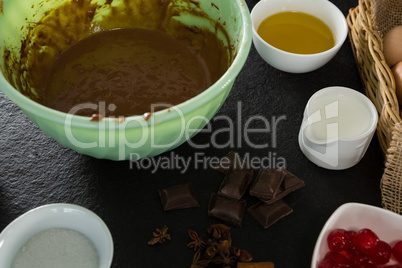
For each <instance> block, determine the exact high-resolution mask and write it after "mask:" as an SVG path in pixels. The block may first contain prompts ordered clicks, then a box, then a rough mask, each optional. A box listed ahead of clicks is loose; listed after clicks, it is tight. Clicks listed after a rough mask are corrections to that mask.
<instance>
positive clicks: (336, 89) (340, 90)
mask: <svg viewBox="0 0 402 268" xmlns="http://www.w3.org/2000/svg"><path fill="white" fill-rule="evenodd" d="M328 93H335V94H337V95H349V96H352V97H354V98H355V99H357V100H358V101H361V102H362V103H363V105H364V106H366V107H367V109H368V110H369V112H370V114H371V115H373V116H374V117H373V118H372V121H371V122H370V127H369V128H368V129H367V130H366V131H364V132H363V133H361V134H360V135H358V136H356V137H353V138H350V137H346V138H345V137H338V138H337V139H336V141H355V140H359V139H362V138H364V137H368V136H369V135H370V134H371V133H373V131H375V130H376V129H377V123H378V113H377V109H376V108H375V106H374V104H373V103H372V101H371V100H370V99H369V98H368V97H367V96H366V95H364V94H363V93H361V92H359V91H357V90H354V89H352V88H349V87H344V86H329V87H325V88H322V89H320V90H318V91H316V92H315V93H314V94H313V95H312V96H311V97H310V99H309V100H308V102H307V104H306V108H305V110H306V114H307V115H306V116H307V117H309V116H310V115H311V114H312V113H314V112H315V111H310V110H309V108H310V107H311V103H312V102H313V101H314V100H315V99H316V98H319V97H321V96H323V95H328ZM310 112H311V114H310ZM306 136H308V133H306ZM309 139H310V140H311V141H314V143H316V144H319V145H331V144H333V143H335V142H336V141H333V140H331V139H329V140H328V141H326V140H322V141H321V140H317V139H314V138H313V137H309Z"/></svg>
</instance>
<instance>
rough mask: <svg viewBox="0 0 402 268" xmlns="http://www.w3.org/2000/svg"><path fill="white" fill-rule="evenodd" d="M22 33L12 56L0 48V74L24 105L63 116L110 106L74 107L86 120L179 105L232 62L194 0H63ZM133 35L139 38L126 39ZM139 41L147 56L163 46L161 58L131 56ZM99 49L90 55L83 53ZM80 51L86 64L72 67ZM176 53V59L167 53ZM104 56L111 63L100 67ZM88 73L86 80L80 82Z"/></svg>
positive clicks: (218, 31) (219, 30) (220, 31)
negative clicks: (184, 17) (185, 18)
mask: <svg viewBox="0 0 402 268" xmlns="http://www.w3.org/2000/svg"><path fill="white" fill-rule="evenodd" d="M181 12H183V13H185V14H189V13H191V14H193V15H194V16H196V17H198V18H200V19H203V20H207V21H209V23H210V25H213V26H215V27H214V28H211V29H203V28H198V27H194V26H188V25H185V24H183V23H182V22H180V20H178V19H177V18H178V17H180V14H181ZM33 18H35V19H36V17H35V15H34V16H33ZM33 18H27V20H28V21H31V20H32V19H33ZM145 29H146V30H145ZM24 31H26V32H27V35H26V38H25V39H24V40H23V41H22V43H21V48H20V50H19V51H16V50H15V49H14V48H8V47H5V48H4V61H5V62H6V64H5V67H4V68H2V71H3V73H4V75H5V76H6V77H7V79H8V80H9V81H10V83H11V84H12V85H13V86H14V87H16V88H17V89H18V90H19V91H20V92H21V93H23V94H24V95H26V96H27V97H29V98H31V99H32V100H34V101H37V102H39V103H42V104H44V105H48V106H50V107H52V108H54V109H58V110H62V111H64V112H67V111H69V110H71V108H73V107H74V106H75V105H77V104H82V103H83V102H90V103H94V104H99V103H97V102H99V101H103V102H105V104H106V107H110V105H111V104H113V107H114V106H115V107H116V109H110V108H109V109H108V108H107V109H106V111H105V113H103V114H102V113H100V112H99V111H93V110H91V111H87V110H80V114H81V115H87V116H89V117H90V116H92V115H93V114H100V115H101V116H110V115H118V116H121V115H122V116H128V115H135V114H144V113H146V112H152V111H150V105H151V104H156V103H158V102H163V103H168V104H178V103H180V102H183V101H185V100H187V99H189V98H191V97H193V96H195V95H197V94H199V93H200V92H201V91H203V90H205V89H206V88H207V87H209V86H210V85H211V84H213V83H214V82H216V81H217V80H218V79H219V78H220V77H221V76H222V75H223V73H224V72H225V71H226V70H227V68H228V67H229V65H230V63H231V62H232V60H233V59H234V57H235V56H234V55H233V52H232V50H231V49H230V47H231V44H230V40H229V37H228V35H227V33H226V31H225V30H224V28H223V27H222V24H221V23H220V22H219V20H218V21H214V20H212V19H210V18H209V17H208V16H207V15H206V14H205V13H204V12H203V11H202V10H201V9H200V6H199V4H198V2H197V1H194V0H183V1H180V2H176V1H173V0H148V1H135V0H124V1H113V0H107V1H106V2H105V3H104V4H97V3H93V2H92V1H84V0H75V1H65V2H64V3H62V4H61V5H60V6H57V7H56V8H54V9H52V10H49V11H47V12H45V13H44V15H43V17H41V18H40V19H39V20H38V21H36V22H35V23H30V24H29V26H27V28H26V29H24ZM134 35H135V36H139V37H141V38H140V39H138V40H134V38H133V36H134ZM217 36H220V38H218V37H217ZM222 37H224V40H222ZM112 39H115V41H117V40H118V42H119V43H120V51H119V53H118V52H117V51H115V52H112V53H109V52H110V51H111V48H110V46H109V47H108V46H107V43H108V41H107V40H109V41H110V40H112ZM139 40H142V41H139ZM143 40H148V41H147V42H149V46H145V45H144V44H143V48H144V47H146V49H147V50H148V52H149V51H151V50H155V51H156V50H158V49H161V48H163V49H167V50H165V52H166V54H164V53H162V51H158V53H159V54H158V53H157V54H155V55H154V56H150V54H149V53H148V55H147V53H145V54H144V55H142V54H138V53H137V54H135V49H132V48H133V47H135V46H136V44H135V43H136V42H146V41H143ZM155 40H158V41H155ZM97 42H98V44H96V43H97ZM109 43H110V42H109ZM99 44H101V46H100V47H97V48H96V49H94V51H92V50H90V49H86V48H85V46H86V45H88V46H89V45H99ZM109 45H111V44H109ZM122 46H125V48H126V49H127V50H124V49H123V47H122ZM79 47H81V48H79ZM116 48H117V46H115V49H116ZM108 49H110V50H108ZM85 50H87V52H89V54H86V56H88V55H92V57H93V59H92V60H91V59H90V58H86V59H85V60H84V61H83V62H79V59H80V58H81V59H84V57H83V55H84V54H85V53H83V52H85ZM129 50H132V51H131V52H130V53H131V54H130V53H129ZM106 51H107V53H106ZM138 51H140V50H137V52H138ZM141 51H144V49H142V50H141ZM176 52H180V55H174V54H175V53H176ZM111 54H114V55H115V56H117V59H115V61H114V62H113V63H112V61H110V62H109V63H107V60H108V59H109V57H110V56H111ZM162 54H163V55H164V57H161V55H162ZM65 55H69V56H68V57H66V56H65ZM165 56H166V57H165ZM154 58H156V59H157V60H160V62H159V64H162V65H163V68H162V67H161V68H159V66H158V70H156V71H155V70H153V69H152V68H154V67H155V66H154V67H152V66H150V65H149V64H148V63H149V62H150V61H151V60H152V59H154ZM120 63H122V64H120ZM68 64H71V66H70V67H69V69H67V71H66V73H65V74H63V73H64V72H65V70H62V68H61V66H62V65H68ZM103 64H106V65H105V66H102V65H103ZM74 65H75V66H74ZM98 67H100V68H98ZM117 67H118V68H117ZM173 67H174V68H173ZM91 68H93V69H97V71H99V72H95V71H94V70H92V69H91ZM141 72H145V73H141ZM49 74H50V75H49ZM77 74H81V75H82V77H81V80H78V79H76V77H77V76H76V75H77ZM61 75H62V76H64V78H63V77H61ZM90 75H94V76H93V77H92V78H90V79H89V80H85V79H84V77H85V76H90ZM128 78H132V80H129V79H128ZM63 79H64V80H63ZM61 86H63V88H62V87H61ZM79 92H81V94H79Z"/></svg>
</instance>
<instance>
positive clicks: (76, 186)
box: [0, 0, 384, 268]
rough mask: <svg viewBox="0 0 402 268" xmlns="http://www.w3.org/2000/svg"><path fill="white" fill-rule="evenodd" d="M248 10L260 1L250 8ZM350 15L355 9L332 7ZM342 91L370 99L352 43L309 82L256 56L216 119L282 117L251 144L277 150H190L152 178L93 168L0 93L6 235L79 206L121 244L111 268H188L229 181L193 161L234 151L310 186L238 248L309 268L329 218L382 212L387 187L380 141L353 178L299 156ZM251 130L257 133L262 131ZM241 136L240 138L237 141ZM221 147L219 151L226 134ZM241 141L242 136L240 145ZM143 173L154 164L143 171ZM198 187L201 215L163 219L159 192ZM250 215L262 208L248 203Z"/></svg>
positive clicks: (0, 187) (0, 194)
mask: <svg viewBox="0 0 402 268" xmlns="http://www.w3.org/2000/svg"><path fill="white" fill-rule="evenodd" d="M247 2H248V5H249V8H250V10H251V8H252V7H253V6H254V5H255V3H256V2H257V1H255V0H249V1H247ZM332 2H333V3H335V4H336V5H337V6H338V7H339V8H340V9H341V10H342V11H343V13H344V14H345V16H346V15H347V12H348V10H349V8H351V7H355V6H356V5H357V4H358V1H357V0H347V1H345V0H332ZM333 85H340V86H346V87H351V88H354V89H356V90H358V91H362V90H363V89H362V85H361V81H360V78H359V75H358V71H357V67H356V64H355V62H354V58H353V53H352V50H351V46H350V42H349V39H348V40H347V41H346V42H345V44H344V45H343V47H342V49H341V51H340V52H339V53H338V54H337V55H336V57H335V58H334V59H333V60H331V62H329V63H328V64H327V65H325V66H324V67H322V68H320V69H319V70H316V71H314V72H311V73H307V74H288V73H284V72H281V71H278V70H275V69H274V68H272V67H271V66H269V65H267V64H266V63H265V62H264V61H263V60H262V59H261V58H260V57H259V55H258V54H257V52H256V51H255V49H254V47H252V49H251V52H250V55H249V58H248V60H247V62H246V65H245V67H244V69H243V70H242V72H241V73H240V75H239V77H238V79H237V81H236V82H235V85H234V87H233V90H232V91H231V93H230V95H229V97H228V99H227V101H226V102H225V104H224V105H223V107H222V108H221V110H220V111H219V113H218V115H222V116H228V117H230V118H232V119H234V120H235V119H236V117H237V114H238V108H237V105H238V103H239V102H241V103H242V118H243V122H242V123H239V122H237V121H236V124H237V125H236V127H237V126H238V124H244V123H245V121H246V119H248V118H250V117H252V116H255V115H261V116H263V117H265V118H268V119H271V118H273V117H276V118H278V117H280V116H284V117H285V118H286V120H283V121H281V123H280V124H279V128H278V129H277V131H276V134H277V145H276V146H274V145H273V144H272V143H271V141H272V139H273V136H272V135H270V134H269V133H268V134H267V135H262V134H259V135H253V136H251V137H252V139H253V141H255V142H256V143H257V142H260V143H264V142H269V143H270V146H269V148H265V149H255V148H252V147H251V146H247V144H245V142H244V141H245V139H244V136H241V135H240V138H241V141H242V144H241V146H237V145H236V146H235V147H234V148H230V147H226V148H221V149H217V148H209V149H203V150H201V149H194V148H193V147H192V146H190V145H189V144H184V145H182V146H180V147H179V148H177V149H175V150H174V151H173V152H168V153H165V154H163V155H161V156H159V157H155V158H154V159H155V160H158V159H165V158H168V157H171V156H172V154H173V156H178V157H182V158H185V159H188V158H191V159H192V162H191V163H192V164H191V167H190V168H189V169H188V170H186V171H183V170H181V169H179V168H165V169H159V170H157V171H156V172H152V170H151V169H146V168H140V169H138V168H137V167H135V166H133V165H132V163H130V162H128V161H125V162H113V161H108V160H99V159H94V158H91V157H88V156H85V155H80V154H78V153H76V152H74V151H71V150H70V149H66V148H63V147H62V146H61V145H59V144H58V143H56V142H55V141H54V140H53V139H51V138H49V137H47V136H46V135H44V134H43V133H42V132H41V131H40V130H39V128H38V127H37V126H36V125H34V124H33V123H32V122H31V121H30V120H28V119H27V118H26V117H25V115H24V114H23V113H22V112H21V111H20V109H19V108H18V107H17V106H16V105H15V104H13V103H12V102H10V101H9V100H8V99H7V98H6V97H5V96H4V94H2V93H0V230H2V229H3V228H5V227H6V226H7V225H8V224H9V223H10V222H11V221H12V220H14V219H15V218H16V217H18V216H20V215H21V214H23V213H24V212H27V211H28V210H30V209H33V208H35V207H38V206H41V205H44V204H49V203H58V202H65V203H73V204H78V205H82V206H84V207H86V208H88V209H90V210H92V211H94V212H95V213H97V214H98V215H99V216H100V217H101V218H102V219H103V220H104V221H105V223H106V224H107V225H108V227H109V228H110V231H111V233H112V236H113V238H114V245H115V254H114V260H113V265H112V267H190V263H191V260H192V251H191V250H190V249H188V248H186V244H187V243H188V242H189V239H188V236H187V230H188V229H194V230H196V231H198V232H200V233H205V229H206V227H207V226H208V225H209V224H212V223H216V222H218V221H217V220H214V219H212V218H209V217H208V216H207V208H208V202H209V198H210V194H211V193H212V192H216V191H217V190H218V188H219V185H220V183H221V182H222V179H223V176H222V175H221V174H219V173H218V172H216V171H214V170H212V169H210V168H207V169H204V168H202V167H200V166H196V164H195V160H194V158H195V155H196V154H198V155H202V156H203V157H208V156H209V157H222V156H224V155H226V154H227V153H228V152H229V151H231V150H235V151H237V152H239V153H240V154H241V155H244V154H249V155H250V156H251V157H257V158H260V159H261V158H264V157H269V156H270V155H271V159H285V161H286V164H287V168H288V169H289V170H290V171H292V172H293V173H295V174H296V175H297V176H299V177H300V178H302V179H303V180H304V181H305V183H306V186H305V187H304V188H303V189H301V190H299V191H297V192H294V193H292V194H291V195H289V196H288V197H286V201H287V202H288V203H289V204H290V205H291V206H292V207H293V209H294V212H293V213H292V214H291V215H289V216H287V217H286V218H284V219H282V220H281V221H279V222H277V223H276V224H275V225H273V226H272V227H271V228H269V229H268V230H263V229H262V228H261V227H260V226H259V225H258V224H257V222H256V221H255V220H254V219H252V218H251V217H250V215H248V214H246V215H245V217H244V222H243V226H242V227H241V228H233V229H232V236H233V243H234V244H235V245H236V246H238V247H239V248H244V249H248V250H249V251H250V252H251V253H252V254H253V256H254V260H256V261H265V260H270V261H273V262H275V264H276V267H279V268H282V267H284V268H294V267H309V266H310V262H311V256H312V253H313V248H314V245H315V241H316V239H317V237H318V234H319V232H320V230H321V228H322V226H323V225H324V223H325V221H326V220H327V218H328V217H329V216H330V215H331V213H332V212H333V211H334V210H335V209H336V208H337V207H338V206H340V205H342V204H344V203H346V202H361V203H366V204H372V205H375V206H380V205H381V200H380V188H379V183H380V179H381V176H382V172H383V169H384V164H383V163H384V159H383V156H382V153H381V150H380V147H379V144H378V142H377V139H376V137H375V138H374V140H373V141H372V143H371V145H370V147H369V150H368V152H367V153H366V155H365V157H364V158H363V159H362V161H361V162H360V163H359V164H358V165H356V166H355V167H353V168H350V169H347V170H343V171H331V170H325V169H322V168H319V167H317V166H315V165H314V164H312V163H311V162H309V161H308V160H307V159H306V158H305V157H304V155H303V154H302V153H301V151H300V149H299V147H298V143H297V135H298V131H299V126H300V123H301V119H302V114H303V110H304V106H305V104H306V103H307V100H308V99H309V97H310V96H311V95H312V94H313V93H314V92H316V91H317V90H319V89H321V88H324V87H327V86H333ZM211 126H212V129H213V130H219V129H221V128H223V127H227V123H226V122H225V121H223V120H213V121H212V122H211ZM252 127H255V128H258V127H259V126H258V125H255V126H254V125H253V126H252ZM236 135H237V133H236ZM216 137H217V140H218V141H219V142H220V144H224V143H225V141H227V139H229V137H228V134H227V132H226V133H222V134H220V135H218V136H216ZM236 137H237V136H236ZM193 141H194V142H196V143H199V144H201V143H203V144H204V143H211V135H210V134H207V133H201V134H199V135H197V136H195V137H194V138H193ZM143 164H146V163H145V162H144V163H143ZM187 182H191V183H192V184H193V186H194V188H195V192H196V195H197V199H198V201H199V204H200V207H199V208H193V209H186V210H181V211H171V212H168V213H167V212H164V211H163V210H162V207H161V203H160V200H159V197H158V192H157V191H158V189H161V188H166V187H169V186H172V185H177V184H182V183H187ZM248 201H249V205H251V204H252V203H253V202H255V200H253V199H250V200H248ZM163 225H168V227H169V228H170V233H171V235H172V241H170V242H168V243H167V244H164V245H161V246H158V247H150V246H148V245H147V241H148V240H149V239H150V238H151V236H152V231H153V230H154V229H155V228H158V227H162V226H163Z"/></svg>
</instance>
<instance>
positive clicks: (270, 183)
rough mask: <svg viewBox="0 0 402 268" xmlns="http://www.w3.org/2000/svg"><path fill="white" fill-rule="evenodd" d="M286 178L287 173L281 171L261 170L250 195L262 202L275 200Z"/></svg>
mask: <svg viewBox="0 0 402 268" xmlns="http://www.w3.org/2000/svg"><path fill="white" fill-rule="evenodd" d="M284 177H285V173H284V172H282V171H281V170H271V169H261V170H260V172H259V173H258V176H257V178H256V179H255V181H254V183H253V185H252V186H251V188H250V195H251V196H255V197H258V198H261V199H262V200H270V199H272V198H275V197H276V195H277V194H278V193H279V192H280V191H278V190H279V188H280V186H281V184H282V181H283V178H284Z"/></svg>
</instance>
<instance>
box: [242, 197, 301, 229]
mask: <svg viewBox="0 0 402 268" xmlns="http://www.w3.org/2000/svg"><path fill="white" fill-rule="evenodd" d="M247 211H248V213H250V215H251V216H253V218H255V219H256V220H257V222H258V223H259V224H260V225H261V226H262V227H264V229H267V228H269V227H270V226H272V225H273V224H274V223H276V222H277V221H278V220H280V219H282V218H283V217H285V216H287V215H289V214H290V213H292V212H293V209H292V208H291V207H290V206H289V205H288V204H287V203H286V202H285V201H283V200H279V201H277V202H275V203H272V204H266V203H264V202H259V203H257V204H255V205H253V206H251V207H250V208H248V209H247Z"/></svg>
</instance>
